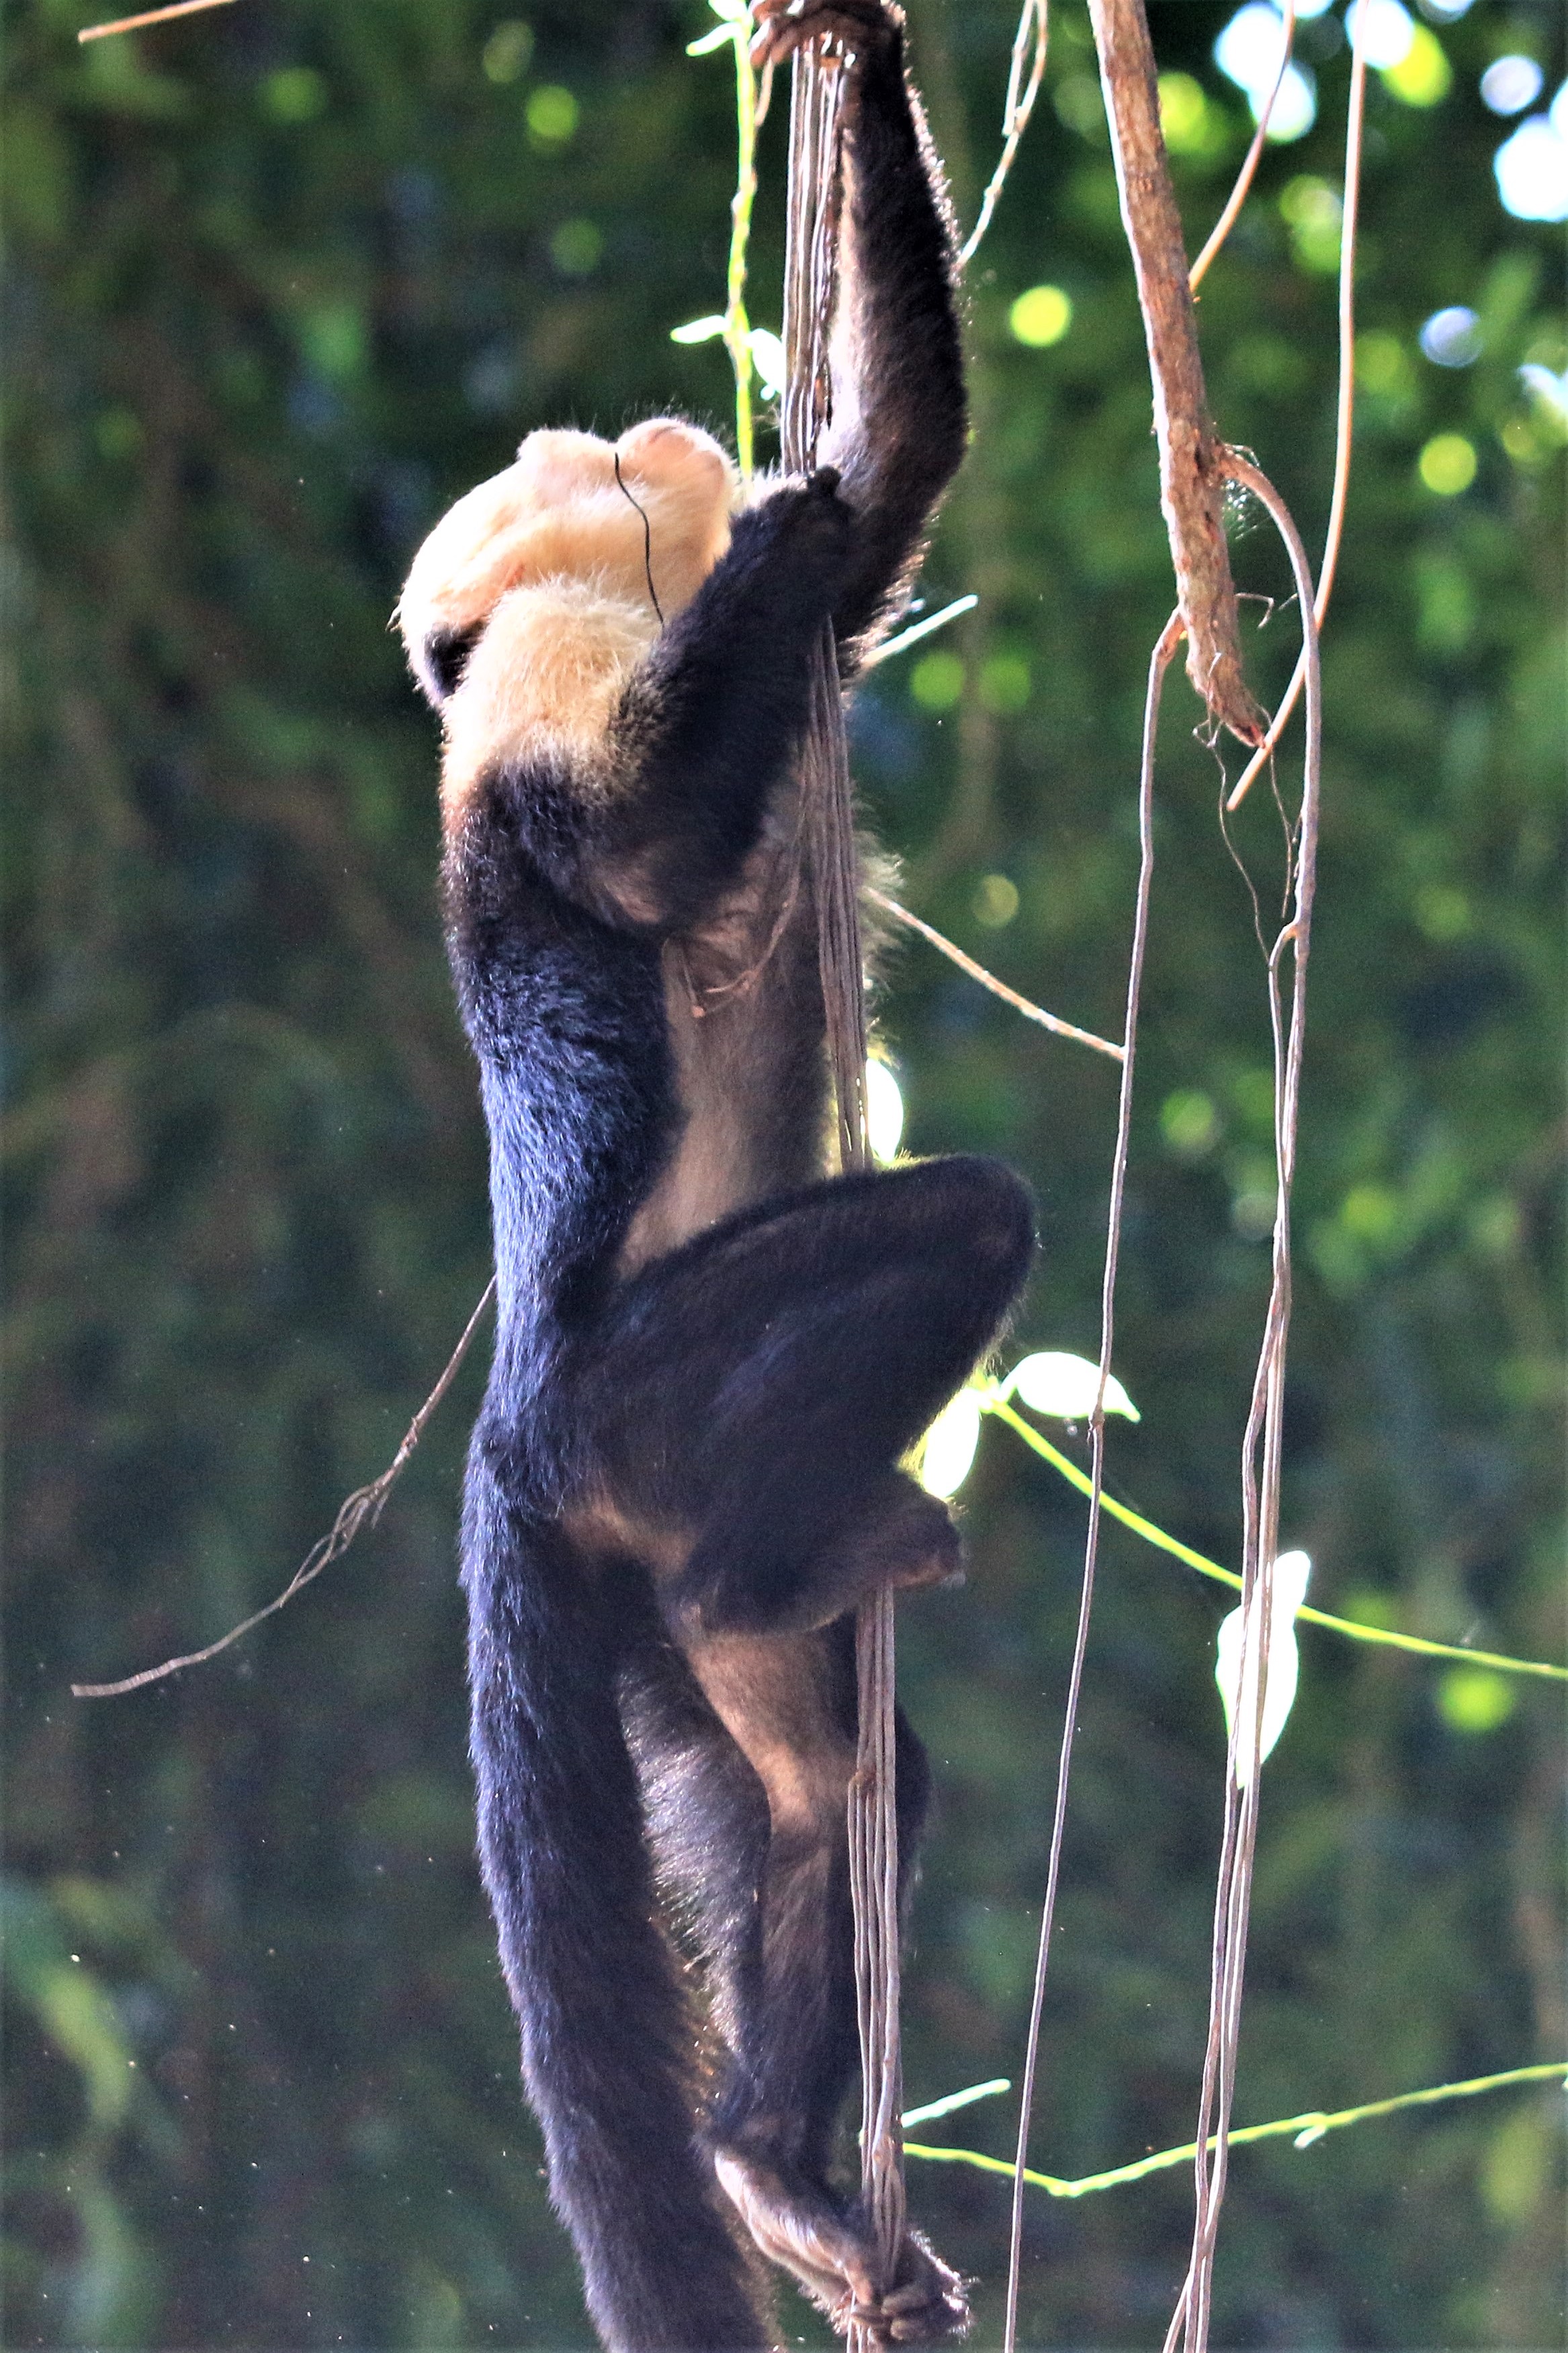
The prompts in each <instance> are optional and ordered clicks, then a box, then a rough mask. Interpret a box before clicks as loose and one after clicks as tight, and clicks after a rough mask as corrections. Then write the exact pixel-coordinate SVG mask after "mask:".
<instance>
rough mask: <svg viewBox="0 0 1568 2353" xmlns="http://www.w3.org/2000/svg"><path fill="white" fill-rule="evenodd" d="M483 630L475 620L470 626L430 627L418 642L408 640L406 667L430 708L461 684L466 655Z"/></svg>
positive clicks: (437, 705) (441, 701)
mask: <svg viewBox="0 0 1568 2353" xmlns="http://www.w3.org/2000/svg"><path fill="white" fill-rule="evenodd" d="M483 629H484V624H483V623H482V622H479V621H477V622H476V623H475V624H474V626H473V628H471V629H434V630H432V631H431V633H430V634H429V636H428V637H426V638H425V639H424V640H423V642H422V643H419V644H414V643H410V645H409V648H408V660H409V666H410V668H411V669H412V670H413V672H414V675H415V677H416V680H417V681H418V682H419V691H420V692H421V693H422V694H423V695H424V697H425V700H426V702H428V703H429V705H430V706H431V708H432V710H434V711H439V710H440V708H441V706H442V704H443V703H444V702H446V701H447V697H448V695H452V694H455V693H456V692H457V691H458V687H459V686H460V685H461V684H462V681H463V672H464V670H466V669H467V667H468V656H469V655H470V654H471V653H472V652H473V650H474V648H475V647H476V646H477V645H478V643H479V638H480V637H481V636H482V634H483Z"/></svg>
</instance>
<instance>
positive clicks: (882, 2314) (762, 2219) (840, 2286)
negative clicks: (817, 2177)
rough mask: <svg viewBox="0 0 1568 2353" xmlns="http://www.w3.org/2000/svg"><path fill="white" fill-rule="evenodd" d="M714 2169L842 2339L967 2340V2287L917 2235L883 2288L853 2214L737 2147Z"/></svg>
mask: <svg viewBox="0 0 1568 2353" xmlns="http://www.w3.org/2000/svg"><path fill="white" fill-rule="evenodd" d="M714 2167H715V2169H716V2171H717V2173H718V2176H719V2179H720V2181H721V2184H722V2185H723V2188H724V2189H725V2190H726V2192H727V2193H728V2195H729V2196H730V2198H731V2200H733V2202H734V2204H735V2206H736V2207H737V2208H738V2210H739V2211H740V2213H741V2215H742V2219H743V2221H744V2222H745V2224H746V2228H747V2229H748V2230H749V2231H750V2232H751V2234H752V2238H753V2239H754V2240H755V2241H756V2242H757V2244H758V2246H759V2247H760V2248H761V2249H762V2251H763V2254H764V2255H766V2256H767V2257H768V2258H769V2260H770V2261H771V2262H773V2263H778V2264H779V2265H781V2266H782V2268H783V2269H784V2270H785V2271H787V2272H789V2273H791V2274H793V2275H794V2277H795V2279H796V2280H798V2281H799V2283H800V2284H801V2286H802V2288H803V2289H804V2290H805V2294H806V2295H808V2296H809V2297H810V2298H811V2300H812V2302H813V2303H814V2304H815V2305H816V2306H818V2307H819V2308H820V2309H821V2310H822V2311H824V2312H826V2314H827V2316H828V2317H829V2319H830V2320H831V2321H832V2323H833V2326H834V2327H835V2328H837V2329H838V2330H839V2331H840V2332H841V2333H842V2334H844V2335H846V2336H847V2334H848V2331H849V2328H850V2325H851V2323H858V2324H859V2325H860V2326H861V2327H864V2328H866V2329H867V2330H868V2331H869V2333H870V2335H871V2336H872V2337H874V2338H875V2340H876V2342H877V2343H878V2344H879V2345H952V2344H956V2343H957V2342H958V2340H959V2339H960V2338H961V2337H964V2336H966V2335H967V2333H968V2329H969V2300H968V2298H967V2296H966V2295H965V2294H964V2291H963V2281H962V2280H961V2279H960V2278H959V2276H958V2274H957V2273H956V2272H955V2271H952V2270H951V2269H950V2268H949V2266H948V2265H947V2264H946V2263H943V2262H942V2258H941V2256H940V2255H938V2254H936V2253H933V2251H932V2250H931V2247H930V2246H929V2245H928V2244H927V2242H926V2241H925V2240H924V2239H923V2238H921V2235H920V2233H919V2232H917V2231H907V2232H905V2234H904V2240H903V2243H902V2245H901V2246H900V2249H899V2257H898V2262H897V2263H896V2264H895V2265H894V2269H893V2277H892V2280H891V2282H890V2283H889V2284H886V2285H884V2284H883V2279H882V2269H881V2263H880V2261H879V2257H878V2254H877V2250H876V2248H875V2246H874V2245H873V2244H872V2242H871V2239H870V2236H869V2233H868V2232H867V2231H866V2230H865V2229H864V2226H863V2225H862V2224H861V2223H860V2222H859V2221H858V2220H857V2218H856V2217H855V2216H854V2215H853V2213H851V2214H849V2215H842V2214H839V2213H837V2212H836V2211H834V2209H833V2208H832V2207H831V2206H830V2205H829V2203H828V2202H827V2200H826V2199H825V2198H823V2197H822V2196H820V2194H818V2193H816V2192H811V2191H806V2190H803V2189H799V2188H790V2187H786V2185H785V2182H784V2179H783V2177H782V2176H781V2175H780V2174H778V2173H777V2172H775V2171H774V2170H773V2168H772V2167H771V2166H769V2165H765V2164H763V2163H761V2162H759V2161H758V2159H756V2158H752V2157H742V2156H740V2155H739V2154H737V2153H736V2152H735V2151H734V2150H732V2149H721V2150H720V2151H719V2152H718V2154H717V2155H716V2156H715V2158H714Z"/></svg>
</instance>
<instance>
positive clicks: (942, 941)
mask: <svg viewBox="0 0 1568 2353" xmlns="http://www.w3.org/2000/svg"><path fill="white" fill-rule="evenodd" d="M864 895H865V896H866V897H867V898H868V899H869V900H870V902H871V904H872V905H873V906H874V907H880V908H881V910H882V912H883V913H884V914H886V915H891V916H892V918H893V921H894V922H895V923H904V924H907V925H908V927H909V929H910V931H911V932H918V933H919V934H920V935H921V939H922V940H929V941H930V942H931V946H932V947H933V948H938V949H940V950H941V952H942V955H944V956H946V957H947V958H948V960H949V962H950V963H952V964H955V965H957V966H958V968H959V970H960V972H966V973H967V974H968V975H969V977H970V979H971V980H977V981H978V982H979V983H980V986H981V987H982V988H988V989H989V990H990V991H991V994H992V996H993V997H1000V998H1001V999H1002V1002H1003V1004H1004V1005H1010V1006H1011V1007H1012V1008H1013V1010H1014V1012H1015V1013H1021V1014H1022V1015H1023V1016H1024V1018H1025V1019H1026V1021H1037V1022H1038V1023H1039V1025H1040V1027H1041V1029H1049V1030H1050V1031H1052V1032H1053V1034H1054V1035H1055V1036H1057V1037H1058V1038H1070V1039H1073V1041H1074V1042H1075V1044H1077V1045H1079V1046H1092V1047H1093V1049H1094V1050H1095V1052H1096V1053H1097V1054H1109V1055H1110V1058H1111V1060H1112V1061H1116V1062H1121V1061H1125V1060H1126V1059H1127V1054H1126V1049H1125V1048H1124V1047H1121V1046H1118V1045H1117V1044H1116V1043H1115V1041H1114V1040H1113V1039H1110V1038H1097V1037H1096V1036H1095V1034H1094V1032H1093V1030H1092V1029H1075V1028H1074V1026H1073V1024H1072V1023H1071V1022H1070V1021H1063V1020H1060V1019H1059V1018H1058V1016H1057V1015H1056V1014H1054V1013H1047V1011H1046V1008H1045V1007H1044V1006H1043V1005H1034V1004H1031V1003H1030V1001H1029V999H1028V998H1027V997H1020V996H1019V994H1018V992H1017V990H1016V988H1009V987H1008V986H1007V984H1006V982H1005V980H998V979H997V977H996V976H995V974H994V972H987V971H986V969H985V966H984V965H983V964H976V963H975V961H974V958H973V956H972V955H964V953H963V949H962V948H961V947H955V946H954V944H953V943H952V940H950V939H948V938H947V937H945V935H944V934H942V933H941V932H939V931H936V930H934V929H933V928H932V926H931V924H930V923H922V922H921V918H920V917H919V915H911V914H910V911H909V909H908V908H907V907H905V906H901V905H900V902H899V901H898V900H897V899H889V896H888V894H887V892H885V891H874V890H871V889H870V888H869V887H868V888H867V890H866V891H865V893H864Z"/></svg>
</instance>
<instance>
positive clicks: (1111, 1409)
mask: <svg viewBox="0 0 1568 2353" xmlns="http://www.w3.org/2000/svg"><path fill="white" fill-rule="evenodd" d="M1007 1386H1008V1387H1009V1388H1013V1389H1016V1391H1017V1394H1018V1395H1019V1396H1020V1397H1021V1398H1023V1400H1024V1403H1025V1404H1026V1406H1027V1407H1028V1409H1029V1410H1030V1412H1031V1413H1047V1414H1051V1415H1053V1416H1054V1417H1055V1418H1056V1419H1057V1420H1058V1421H1087V1420H1088V1419H1089V1415H1090V1414H1091V1413H1092V1412H1093V1411H1094V1400H1095V1398H1097V1397H1098V1396H1099V1394H1100V1366H1098V1365H1091V1364H1090V1363H1089V1358H1088V1357H1087V1356H1070V1355H1069V1354H1068V1351H1067V1350H1066V1349H1065V1348H1042V1349H1041V1350H1040V1352H1039V1354H1038V1355H1037V1356H1026V1357H1025V1359H1024V1361H1023V1363H1022V1364H1021V1365H1016V1366H1014V1369H1013V1373H1012V1377H1011V1379H1010V1380H1009V1382H1008V1384H1007ZM1105 1410H1106V1412H1107V1413H1124V1414H1125V1415H1126V1417H1127V1419H1128V1420H1129V1421H1140V1420H1142V1415H1141V1414H1140V1413H1139V1410H1138V1409H1137V1407H1136V1406H1135V1405H1134V1404H1133V1402H1132V1400H1131V1398H1130V1397H1129V1396H1128V1394H1127V1392H1126V1390H1125V1389H1124V1388H1122V1386H1121V1382H1120V1381H1119V1380H1118V1379H1117V1377H1116V1376H1115V1374H1114V1373H1113V1374H1112V1375H1111V1376H1110V1379H1109V1380H1108V1381H1107V1382H1106V1384H1105Z"/></svg>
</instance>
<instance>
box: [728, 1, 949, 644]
mask: <svg viewBox="0 0 1568 2353" xmlns="http://www.w3.org/2000/svg"><path fill="white" fill-rule="evenodd" d="M777 5H778V0H762V5H761V6H759V8H758V10H757V15H758V19H759V24H760V25H761V26H762V28H763V30H762V33H760V34H759V40H761V39H762V38H763V35H766V36H767V37H769V38H770V40H771V42H772V46H773V53H774V54H775V56H776V55H778V54H779V53H780V52H781V51H782V49H783V48H784V47H794V46H795V44H796V42H797V41H798V40H799V39H801V38H803V37H809V36H810V35H811V34H812V33H814V32H832V33H834V34H835V35H837V37H838V38H839V39H840V40H842V41H843V42H845V43H846V44H847V46H848V47H850V48H852V49H854V50H855V51H856V53H857V54H856V56H855V59H854V62H853V64H852V65H851V66H850V67H849V68H848V69H847V70H848V75H849V85H848V88H847V90H846V92H845V101H844V103H845V153H844V172H845V185H844V212H843V220H842V226H841V229H840V237H839V295H838V303H837V312H836V315H835V322H834V332H833V343H832V376H833V417H832V420H831V423H830V425H829V428H828V431H827V434H826V437H825V439H824V443H823V447H822V450H821V457H822V460H823V462H824V464H826V465H833V466H837V468H838V470H839V472H840V476H841V482H842V487H841V495H842V496H843V498H844V499H845V501H847V504H848V505H849V506H850V507H851V508H852V509H853V511H854V513H855V516H856V531H855V540H854V553H853V556H852V560H851V564H850V568H849V571H848V575H847V578H846V580H845V583H844V586H843V588H842V589H841V591H840V593H839V597H838V601H837V606H836V607H835V611H834V620H835V625H836V627H837V632H838V637H839V640H840V643H841V645H842V646H843V647H844V649H845V658H846V659H845V667H846V669H847V670H848V669H852V668H853V667H854V661H855V655H856V652H857V651H858V649H859V647H860V645H861V643H862V642H863V641H864V640H865V639H866V638H868V637H869V636H871V635H872V634H873V633H874V632H875V631H876V630H877V628H878V626H879V624H884V623H886V622H887V621H888V620H889V618H891V617H894V616H895V615H896V614H897V612H898V611H899V609H900V606H901V603H902V600H903V597H904V596H905V594H906V592H907V589H908V586H909V582H910V575H911V574H912V572H913V569H914V566H915V565H916V563H917V561H918V559H919V556H920V554H921V540H922V537H923V534H924V532H925V529H926V526H927V524H928V522H930V520H931V512H932V509H933V508H934V507H935V505H936V502H937V501H938V499H939V498H940V497H941V495H942V491H944V490H945V489H946V487H947V485H948V483H949V482H950V481H951V480H952V477H953V475H954V474H955V473H956V472H957V470H958V466H959V461H960V459H962V458H963V448H964V439H965V435H966V432H967V427H968V409H967V405H966V402H965V398H964V390H963V351H962V347H961V343H960V337H959V326H958V261H957V236H956V231H955V229H954V226H953V220H952V208H951V206H950V205H949V203H948V198H947V190H946V185H945V183H944V181H943V177H942V165H941V163H940V162H939V160H938V158H937V154H936V152H935V149H934V148H933V146H932V144H931V133H930V132H929V131H928V129H927V127H926V121H925V116H924V113H923V111H922V110H921V103H920V100H919V99H918V97H917V96H916V95H915V93H914V91H913V90H911V89H910V84H909V81H908V79H907V78H906V75H905V70H904V37H903V18H902V15H901V12H900V10H899V9H897V8H896V7H893V6H891V5H887V0H806V5H805V9H804V10H803V12H802V14H801V15H800V16H797V17H792V18H788V19H784V18H783V17H781V16H778V15H777V14H776V7H777Z"/></svg>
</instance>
